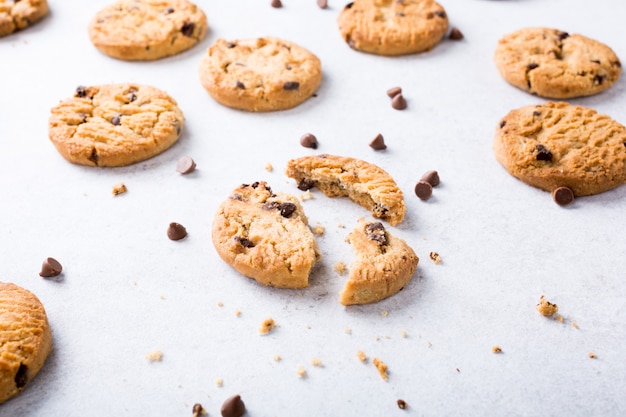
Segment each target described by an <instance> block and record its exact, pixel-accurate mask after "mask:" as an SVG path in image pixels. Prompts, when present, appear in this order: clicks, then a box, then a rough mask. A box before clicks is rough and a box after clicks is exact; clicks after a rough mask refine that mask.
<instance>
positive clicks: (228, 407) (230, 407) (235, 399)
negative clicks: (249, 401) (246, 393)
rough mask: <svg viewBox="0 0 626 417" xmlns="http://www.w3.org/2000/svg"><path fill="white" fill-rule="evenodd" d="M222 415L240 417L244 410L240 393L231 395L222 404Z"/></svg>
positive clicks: (224, 416)
mask: <svg viewBox="0 0 626 417" xmlns="http://www.w3.org/2000/svg"><path fill="white" fill-rule="evenodd" d="M220 412H221V413H222V417H241V416H243V415H244V413H245V412H246V405H245V404H244V403H243V401H242V400H241V396H240V395H233V396H232V397H230V398H228V399H227V400H226V401H224V404H222V409H221V410H220Z"/></svg>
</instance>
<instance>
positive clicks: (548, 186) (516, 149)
mask: <svg viewBox="0 0 626 417" xmlns="http://www.w3.org/2000/svg"><path fill="white" fill-rule="evenodd" d="M494 152H495V156H496V159H497V160H498V161H499V162H500V163H501V164H502V165H503V166H504V167H505V168H506V170H507V171H508V172H509V173H510V174H511V175H513V176H514V177H517V178H519V179H520V180H522V181H524V182H525V183H527V184H530V185H532V186H535V187H538V188H541V189H543V190H546V191H550V192H552V191H553V190H555V189H557V188H559V187H568V188H570V189H571V190H572V191H573V193H574V195H576V196H584V195H591V194H598V193H601V192H603V191H607V190H610V189H612V188H615V187H617V186H619V185H621V184H624V183H625V182H626V128H625V127H624V126H622V125H621V124H619V123H617V122H616V121H614V120H613V119H611V118H610V117H609V116H606V115H602V114H598V113H597V112H596V111H595V110H593V109H590V108H586V107H582V106H574V105H570V104H567V103H551V102H548V103H545V104H539V105H536V106H526V107H522V108H519V109H516V110H513V111H511V112H510V113H509V114H507V115H506V116H505V117H504V118H503V119H502V120H501V121H500V124H499V126H498V128H497V130H496V135H495V140H494Z"/></svg>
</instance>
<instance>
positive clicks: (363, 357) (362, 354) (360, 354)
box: [356, 350, 367, 363]
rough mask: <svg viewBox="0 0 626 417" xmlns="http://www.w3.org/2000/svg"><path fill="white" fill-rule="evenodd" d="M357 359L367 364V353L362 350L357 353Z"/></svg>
mask: <svg viewBox="0 0 626 417" xmlns="http://www.w3.org/2000/svg"><path fill="white" fill-rule="evenodd" d="M356 357H357V358H359V360H360V361H361V362H363V363H365V362H367V356H366V355H365V352H363V351H362V350H357V351H356Z"/></svg>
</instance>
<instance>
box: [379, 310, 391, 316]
mask: <svg viewBox="0 0 626 417" xmlns="http://www.w3.org/2000/svg"><path fill="white" fill-rule="evenodd" d="M388 315H389V312H388V311H387V310H383V311H381V312H380V316H381V317H387V316H388Z"/></svg>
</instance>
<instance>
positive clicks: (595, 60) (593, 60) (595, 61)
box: [591, 59, 600, 65]
mask: <svg viewBox="0 0 626 417" xmlns="http://www.w3.org/2000/svg"><path fill="white" fill-rule="evenodd" d="M591 62H593V63H594V64H598V65H600V60H599V59H592V60H591Z"/></svg>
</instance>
